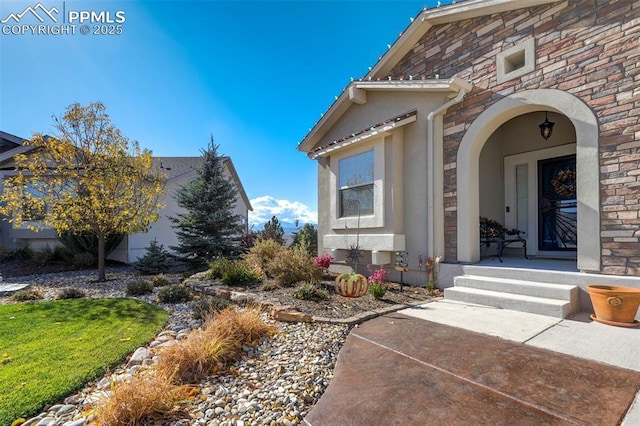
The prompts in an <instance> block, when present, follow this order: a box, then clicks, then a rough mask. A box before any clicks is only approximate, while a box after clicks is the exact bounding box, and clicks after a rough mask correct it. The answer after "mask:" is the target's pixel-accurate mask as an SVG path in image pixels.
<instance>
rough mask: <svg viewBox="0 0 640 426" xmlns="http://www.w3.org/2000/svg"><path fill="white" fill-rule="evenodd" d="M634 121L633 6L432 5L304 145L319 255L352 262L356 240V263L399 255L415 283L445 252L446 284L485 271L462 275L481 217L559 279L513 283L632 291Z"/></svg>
mask: <svg viewBox="0 0 640 426" xmlns="http://www.w3.org/2000/svg"><path fill="white" fill-rule="evenodd" d="M639 110H640V7H639V6H638V3H637V2H635V1H631V0H623V1H609V2H599V1H544V0H510V1H507V0H470V1H464V2H458V3H456V4H452V5H448V6H442V7H439V8H434V9H425V10H423V11H422V12H421V13H420V14H419V15H418V16H417V17H416V18H415V19H414V20H413V21H412V23H411V24H410V25H409V27H408V28H407V29H406V30H405V31H404V32H403V33H402V34H401V36H400V37H399V38H398V40H397V41H396V42H395V43H394V44H393V45H392V46H391V47H390V48H389V50H388V51H387V52H386V53H385V54H384V55H383V56H382V57H381V59H380V60H379V61H378V63H377V64H375V65H374V66H373V68H371V69H370V71H369V72H368V73H367V74H366V75H365V76H364V77H363V78H361V79H356V80H355V81H352V82H351V83H350V84H349V86H348V87H346V88H345V90H344V91H343V92H342V94H340V96H339V97H338V98H337V100H336V101H335V102H334V103H333V104H332V105H331V106H330V107H329V109H328V111H326V112H325V113H324V114H323V115H322V118H321V119H320V120H319V121H318V122H317V123H316V125H315V126H314V127H313V128H312V129H311V131H310V132H309V133H308V134H307V135H306V136H305V138H304V139H303V140H302V142H300V144H299V146H298V149H299V150H300V151H303V152H305V153H307V155H308V156H309V158H311V159H314V160H317V162H318V206H319V214H318V237H319V252H320V253H322V252H323V251H326V252H330V253H332V254H333V255H334V257H335V258H337V259H338V260H345V259H346V257H347V255H348V254H349V249H350V248H351V247H352V246H353V245H355V243H356V239H358V242H359V247H360V249H361V250H362V251H363V255H364V257H363V258H362V259H361V261H360V264H361V265H363V264H367V263H374V264H386V265H391V266H392V267H393V264H394V261H395V253H396V252H398V251H406V252H408V256H409V267H410V271H409V272H407V273H405V277H404V278H405V280H407V281H409V282H412V283H415V284H418V283H420V284H422V283H424V282H425V273H424V272H425V268H424V266H423V265H420V264H419V260H418V259H419V258H422V259H426V258H427V257H433V258H436V257H441V259H442V260H441V262H442V263H441V264H440V268H439V282H438V285H439V286H440V287H450V286H452V285H453V284H454V278H455V277H459V276H462V275H467V276H469V275H481V274H487V273H486V271H485V272H482V271H480V269H478V268H477V267H476V269H473V268H471V267H467V266H465V265H469V264H478V263H479V262H480V261H481V253H482V254H483V255H484V254H486V253H485V252H484V251H482V252H481V247H480V233H479V226H478V220H479V217H480V216H485V217H488V218H491V219H495V220H497V221H499V222H500V223H502V224H504V225H506V226H507V227H508V228H519V229H520V230H522V231H524V232H525V234H524V235H525V238H526V239H527V246H528V249H529V254H530V255H532V256H533V257H534V258H535V259H536V260H532V261H531V262H530V263H527V262H526V261H524V262H521V263H522V264H524V265H530V268H531V269H533V268H537V269H543V270H547V271H549V272H552V273H550V274H540V272H539V271H538V272H537V273H534V272H527V271H525V270H522V269H520V270H519V271H517V272H516V273H514V274H516V275H517V277H519V279H526V280H530V281H537V280H540V281H544V280H543V278H542V277H541V276H542V275H546V277H545V279H547V278H548V277H555V278H554V279H555V280H556V281H555V282H557V283H566V284H577V285H579V286H581V287H584V285H585V284H586V283H614V282H616V283H621V284H624V285H630V286H635V287H640V280H638V278H637V276H638V275H640V244H639V241H640V178H639V176H640V171H639V170H640V114H638V111H639ZM550 123H554V125H553V126H552V135H551V136H550V137H548V139H545V138H543V137H542V134H541V131H542V129H541V128H540V125H542V127H543V128H544V130H545V131H547V130H548V129H549V127H551V124H550ZM545 136H546V135H545ZM354 200H355V201H354ZM356 201H357V202H356ZM358 210H359V217H358ZM358 227H359V235H357V234H358V232H356V229H357V228H358ZM513 246H516V245H515V244H514V245H513ZM513 253H514V255H517V256H519V257H522V252H521V251H518V250H514V252H513ZM541 258H553V259H563V260H564V261H563V262H552V261H549V262H546V263H545V262H542V261H541V260H540V259H541ZM484 260H485V263H487V259H484ZM488 263H490V264H492V265H496V264H497V263H498V262H496V261H495V259H491V260H490V262H488ZM480 264H481V265H482V264H483V263H482V262H480ZM525 268H527V269H528V268H529V267H525ZM516 269H518V268H516ZM557 269H563V270H573V271H575V272H574V273H573V274H570V273H562V274H561V273H560V272H559V271H557ZM578 271H579V272H580V273H579V272H578ZM500 273H502V274H504V278H505V279H513V280H515V276H516V275H513V276H510V275H508V274H507V272H505V271H504V270H503V271H502V272H500ZM554 273H557V274H558V275H554ZM494 276H499V275H497V273H495V274H494ZM549 279H551V278H549ZM458 285H460V286H461V285H462V280H457V281H456V286H458ZM454 293H455V292H453V291H450V292H449V294H451V295H453V294H454ZM480 293H481V292H480ZM585 295H586V294H585V293H584V292H581V296H580V297H581V299H582V300H581V302H582V303H583V304H584V305H585V306H588V305H587V303H588V302H586V297H585ZM484 296H486V297H487V298H490V297H489V296H490V295H489V296H488V295H486V294H483V297H484ZM475 300H478V299H477V298H476V299H475ZM480 300H482V298H480Z"/></svg>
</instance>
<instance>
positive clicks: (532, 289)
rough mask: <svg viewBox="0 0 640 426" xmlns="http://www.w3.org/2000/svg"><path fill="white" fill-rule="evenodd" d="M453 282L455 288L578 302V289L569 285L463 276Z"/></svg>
mask: <svg viewBox="0 0 640 426" xmlns="http://www.w3.org/2000/svg"><path fill="white" fill-rule="evenodd" d="M453 282H454V285H455V287H470V288H478V289H483V290H491V291H497V292H503V293H514V294H522V295H525V296H534V297H542V298H546V299H559V300H564V301H567V302H572V303H576V302H577V300H578V287H577V286H575V285H569V284H549V283H541V282H534V281H523V280H515V279H509V278H495V277H485V276H479V275H461V276H458V277H455V278H454V281H453Z"/></svg>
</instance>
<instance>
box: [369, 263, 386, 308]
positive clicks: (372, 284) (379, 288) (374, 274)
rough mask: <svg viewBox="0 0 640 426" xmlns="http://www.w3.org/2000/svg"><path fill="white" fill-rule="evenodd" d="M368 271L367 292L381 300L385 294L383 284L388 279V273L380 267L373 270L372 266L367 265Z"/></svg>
mask: <svg viewBox="0 0 640 426" xmlns="http://www.w3.org/2000/svg"><path fill="white" fill-rule="evenodd" d="M367 269H368V270H369V292H370V293H371V295H372V296H373V297H374V298H375V299H376V300H377V299H382V298H383V297H384V295H385V293H386V292H387V286H386V284H385V282H386V281H387V278H389V271H387V270H386V269H385V268H384V267H382V266H380V267H379V268H378V269H375V268H374V267H373V266H372V265H367Z"/></svg>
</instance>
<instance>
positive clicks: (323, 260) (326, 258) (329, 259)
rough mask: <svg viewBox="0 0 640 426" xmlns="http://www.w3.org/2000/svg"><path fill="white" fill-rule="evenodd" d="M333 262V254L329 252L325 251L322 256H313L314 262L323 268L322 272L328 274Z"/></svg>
mask: <svg viewBox="0 0 640 426" xmlns="http://www.w3.org/2000/svg"><path fill="white" fill-rule="evenodd" d="M332 263H333V256H331V255H330V254H329V253H323V254H321V255H320V256H316V257H314V258H313V264H314V265H316V266H317V267H318V268H321V269H322V272H323V273H324V274H325V275H326V274H327V270H328V269H329V267H330V266H331V264H332Z"/></svg>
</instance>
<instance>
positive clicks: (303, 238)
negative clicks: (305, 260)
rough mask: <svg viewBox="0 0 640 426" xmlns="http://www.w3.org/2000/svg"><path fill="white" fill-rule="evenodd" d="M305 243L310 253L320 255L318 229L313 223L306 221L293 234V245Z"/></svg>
mask: <svg viewBox="0 0 640 426" xmlns="http://www.w3.org/2000/svg"><path fill="white" fill-rule="evenodd" d="M299 245H304V246H306V247H307V250H308V251H309V254H310V255H312V256H317V255H318V230H317V229H316V228H315V227H314V226H313V224H311V223H305V224H304V226H303V227H302V229H297V230H296V232H294V234H293V244H292V246H299Z"/></svg>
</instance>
